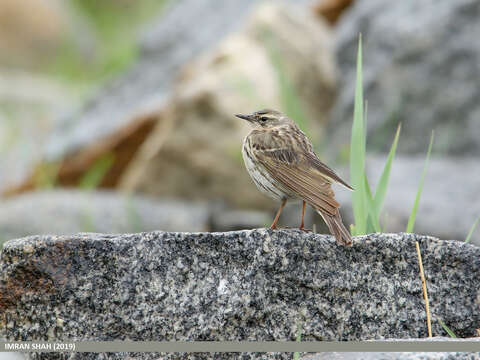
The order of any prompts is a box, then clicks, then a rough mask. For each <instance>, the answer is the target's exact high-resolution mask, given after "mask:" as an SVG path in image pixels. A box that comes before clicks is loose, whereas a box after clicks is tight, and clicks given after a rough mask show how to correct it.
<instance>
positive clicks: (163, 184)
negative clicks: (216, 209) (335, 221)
mask: <svg viewBox="0 0 480 360" xmlns="http://www.w3.org/2000/svg"><path fill="white" fill-rule="evenodd" d="M331 47H332V42H331V33H330V30H329V28H328V26H327V25H326V24H324V23H322V22H320V21H319V20H317V19H316V18H315V16H314V14H313V13H312V12H311V11H306V9H304V8H301V7H293V6H290V7H289V6H284V5H279V4H268V5H264V6H261V7H259V8H257V9H256V10H255V11H254V12H253V13H252V16H251V17H250V18H249V21H248V22H247V25H246V27H245V28H244V29H243V30H242V31H240V32H239V33H236V34H234V35H231V36H229V37H227V38H226V39H224V41H222V42H221V43H220V45H219V46H217V47H216V48H215V49H214V50H212V51H210V52H207V53H205V54H204V55H203V56H201V57H199V58H198V59H196V60H195V61H192V62H190V63H189V64H188V66H186V67H185V68H184V69H183V71H182V73H181V75H180V77H179V80H178V83H177V84H176V86H175V96H174V97H173V98H172V100H171V103H170V104H171V106H170V107H169V108H168V113H169V115H168V116H165V119H166V120H165V121H168V122H169V123H170V125H166V124H164V123H163V122H162V123H161V124H159V125H158V128H157V130H156V133H155V134H154V135H152V137H151V138H150V139H148V140H147V142H146V143H145V144H144V149H140V151H139V153H138V155H137V157H136V158H135V159H134V161H133V162H132V166H131V168H129V169H127V171H126V172H125V174H124V175H123V177H122V180H121V182H120V185H119V186H120V188H122V189H124V190H129V191H139V192H142V193H148V194H151V195H155V196H165V195H169V196H175V197H183V198H188V199H223V200H225V201H227V202H228V203H229V204H230V205H231V206H237V207H253V208H258V209H262V208H264V209H265V208H273V207H275V206H277V204H274V203H273V202H272V201H271V200H270V199H268V198H267V197H265V196H263V195H262V194H260V193H259V192H258V190H257V189H256V187H255V186H254V184H253V182H252V180H251V179H250V177H249V175H248V173H247V172H246V170H245V168H244V165H243V160H242V156H241V147H242V140H243V138H244V137H245V135H246V134H247V133H248V131H249V126H248V124H247V123H246V122H244V121H241V120H239V119H237V118H236V117H234V114H235V113H246V112H247V113H249V112H253V111H255V110H258V109H261V108H264V107H272V108H277V109H280V110H284V111H286V112H287V113H289V114H290V115H293V117H294V119H295V120H297V121H298V122H300V123H301V124H300V125H301V126H303V128H304V129H305V130H306V131H307V132H308V133H309V134H310V136H311V137H312V140H313V141H314V142H315V140H318V139H319V138H320V137H321V135H322V128H323V125H324V124H325V122H326V114H327V113H328V110H329V107H330V104H331V102H332V100H333V96H334V92H335V76H336V72H335V66H334V63H333V57H332V52H331ZM293 89H298V91H297V90H293ZM286 92H287V93H288V96H289V97H288V99H286V98H285V96H286ZM292 92H296V93H298V94H297V95H295V94H294V93H292ZM297 96H301V98H302V100H303V103H301V104H302V105H300V103H295V104H294V105H293V106H292V105H291V102H295V101H296V100H298V98H297ZM301 109H303V110H301ZM152 149H153V150H152ZM179 179H181V180H179Z"/></svg>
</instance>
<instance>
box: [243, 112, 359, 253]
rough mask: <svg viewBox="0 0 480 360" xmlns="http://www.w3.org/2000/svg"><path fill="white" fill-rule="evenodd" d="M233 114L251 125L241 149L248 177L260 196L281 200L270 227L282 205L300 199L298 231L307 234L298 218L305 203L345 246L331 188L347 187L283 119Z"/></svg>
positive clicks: (272, 115)
mask: <svg viewBox="0 0 480 360" xmlns="http://www.w3.org/2000/svg"><path fill="white" fill-rule="evenodd" d="M235 116H236V117H238V118H240V119H243V120H246V121H247V122H248V123H249V124H250V125H251V126H252V127H253V129H251V131H250V132H249V133H248V135H247V136H246V137H245V139H244V141H243V147H242V156H243V160H244V162H245V167H246V168H247V171H248V173H249V174H250V177H251V178H252V180H253V182H254V183H255V185H256V186H257V188H258V189H259V190H260V191H261V192H263V193H264V194H266V195H267V196H269V197H271V198H273V199H275V200H279V201H281V204H280V208H279V209H278V211H277V213H276V215H275V218H274V220H273V223H272V225H271V227H270V228H271V229H277V222H278V218H279V217H280V214H281V213H282V210H283V208H284V207H285V204H286V203H287V201H288V200H298V199H299V200H302V201H303V204H302V219H301V224H300V227H299V229H300V230H303V231H307V230H305V224H304V219H305V207H306V204H307V203H308V204H309V205H310V206H311V207H312V208H313V209H314V210H315V211H317V212H318V213H319V214H320V215H321V216H322V218H323V220H324V221H325V223H326V224H327V227H328V229H329V230H330V233H331V234H332V235H334V236H335V239H336V241H337V243H339V244H341V245H345V246H351V245H352V237H351V235H350V232H349V231H348V230H347V229H346V228H345V225H344V224H343V221H342V218H341V216H340V212H339V210H338V209H339V207H340V205H339V203H338V202H337V201H336V200H335V194H334V192H333V190H332V186H331V185H332V184H333V183H336V184H340V185H341V186H343V187H345V188H347V189H349V190H353V188H352V187H351V186H350V185H349V184H348V183H346V182H345V181H344V180H342V179H341V178H340V177H339V176H338V175H337V174H336V173H335V172H334V171H333V170H332V169H331V168H329V167H328V166H327V165H325V164H324V163H322V162H321V161H320V159H319V158H318V157H317V155H316V154H315V152H314V149H313V145H312V143H311V142H310V140H309V139H308V138H307V136H306V135H305V133H304V132H303V131H302V130H300V128H299V127H298V126H297V125H296V124H295V122H294V121H293V120H291V119H290V118H289V117H288V116H287V115H285V114H283V113H281V112H279V111H276V110H271V109H264V110H259V111H256V112H254V113H252V114H248V115H243V114H236V115H235Z"/></svg>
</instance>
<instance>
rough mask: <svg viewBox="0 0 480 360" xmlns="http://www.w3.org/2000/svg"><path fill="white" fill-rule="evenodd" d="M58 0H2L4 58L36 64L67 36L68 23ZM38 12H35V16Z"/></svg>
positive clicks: (0, 57) (0, 55)
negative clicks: (66, 26)
mask: <svg viewBox="0 0 480 360" xmlns="http://www.w3.org/2000/svg"><path fill="white" fill-rule="evenodd" d="M58 5H59V2H58V1H46V0H28V1H19V0H2V1H1V2H0V62H2V63H10V64H15V65H18V63H17V62H24V63H27V64H29V65H31V64H32V60H33V59H32V57H33V56H35V60H34V61H38V60H39V59H38V57H41V56H42V54H43V55H47V54H50V53H51V52H52V50H53V49H54V48H55V47H56V46H58V45H59V44H60V42H61V40H62V39H63V38H64V32H65V25H66V24H65V23H64V22H63V18H62V16H61V13H60V11H59V8H58ZM33 14H34V16H33Z"/></svg>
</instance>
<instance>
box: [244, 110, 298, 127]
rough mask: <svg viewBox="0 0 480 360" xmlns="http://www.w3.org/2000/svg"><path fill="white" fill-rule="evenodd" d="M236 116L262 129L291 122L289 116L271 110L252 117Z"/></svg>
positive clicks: (261, 111)
mask: <svg viewBox="0 0 480 360" xmlns="http://www.w3.org/2000/svg"><path fill="white" fill-rule="evenodd" d="M235 116H236V117H238V118H240V119H244V120H247V121H248V122H249V123H250V125H252V126H253V127H261V128H272V127H275V126H278V125H282V124H285V123H290V122H291V120H290V119H289V118H288V117H287V115H285V114H282V113H281V112H280V111H276V110H270V109H264V110H259V111H256V112H254V113H253V114H250V115H242V114H236V115H235Z"/></svg>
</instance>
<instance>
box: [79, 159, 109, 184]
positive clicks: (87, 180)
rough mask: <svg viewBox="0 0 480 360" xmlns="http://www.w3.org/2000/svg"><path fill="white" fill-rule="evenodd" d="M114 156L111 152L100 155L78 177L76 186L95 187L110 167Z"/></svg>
mask: <svg viewBox="0 0 480 360" xmlns="http://www.w3.org/2000/svg"><path fill="white" fill-rule="evenodd" d="M114 162H115V156H114V155H113V154H111V153H108V154H105V155H103V156H102V157H100V158H99V159H98V160H97V161H96V162H95V163H94V164H93V165H92V166H91V167H90V169H88V171H87V172H86V173H85V175H83V177H82V178H81V179H80V181H79V183H78V186H79V187H80V188H82V189H84V190H92V189H95V188H97V187H98V186H99V185H100V183H101V182H102V180H103V178H104V177H105V175H106V174H107V172H108V171H109V170H110V169H111V168H112V166H113V163H114Z"/></svg>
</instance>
